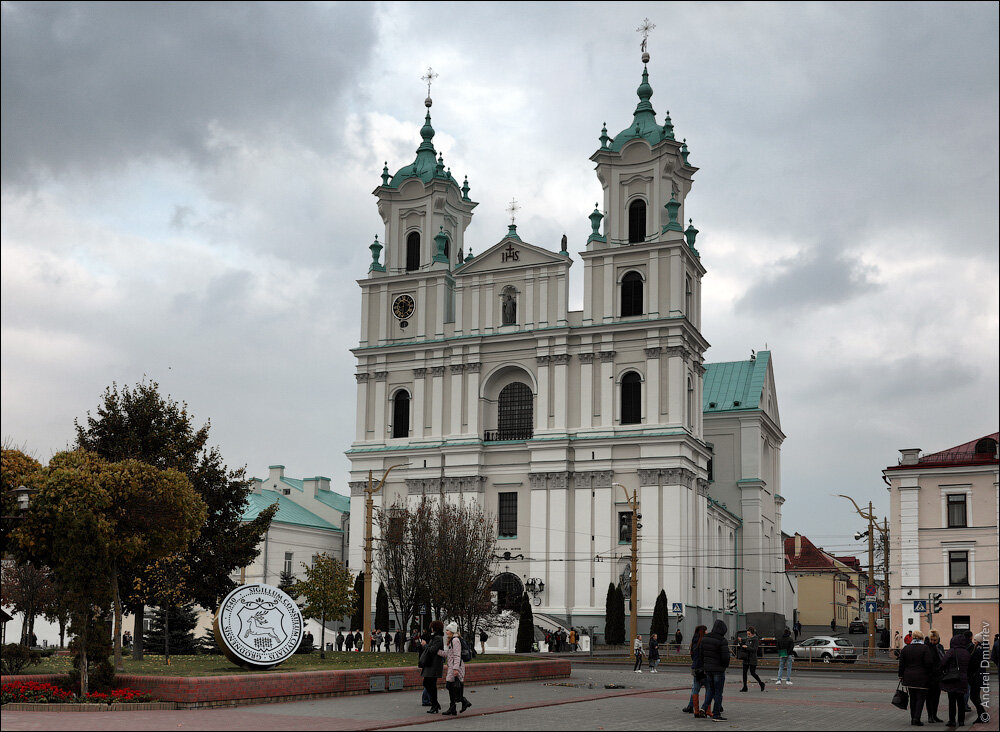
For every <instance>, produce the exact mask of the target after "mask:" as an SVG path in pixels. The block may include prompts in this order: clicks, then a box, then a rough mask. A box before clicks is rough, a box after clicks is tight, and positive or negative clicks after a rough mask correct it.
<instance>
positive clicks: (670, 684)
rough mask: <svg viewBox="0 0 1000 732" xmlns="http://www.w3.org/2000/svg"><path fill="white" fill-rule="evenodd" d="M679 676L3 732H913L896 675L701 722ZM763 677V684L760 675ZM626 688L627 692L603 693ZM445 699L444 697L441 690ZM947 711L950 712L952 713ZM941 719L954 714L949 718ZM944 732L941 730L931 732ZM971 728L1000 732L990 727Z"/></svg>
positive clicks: (856, 678)
mask: <svg viewBox="0 0 1000 732" xmlns="http://www.w3.org/2000/svg"><path fill="white" fill-rule="evenodd" d="M689 678H690V677H689V676H688V674H687V672H686V671H685V670H682V669H665V670H663V671H662V672H661V673H659V674H650V673H649V672H648V671H646V672H644V673H642V674H641V675H640V674H634V673H632V671H631V670H629V669H624V668H621V667H616V668H611V667H601V666H591V665H587V666H584V665H578V666H576V667H574V670H573V675H572V677H571V678H569V679H566V680H562V681H548V682H545V681H533V682H525V683H516V684H505V685H500V686H475V687H471V686H470V687H468V688H467V692H468V693H467V696H468V697H469V699H470V700H471V701H472V703H473V707H472V708H471V709H470V710H469V711H468V712H466V714H465V715H462V716H460V717H457V718H449V717H445V718H442V717H440V716H438V715H433V716H432V715H428V714H426V713H424V710H423V709H422V708H421V707H420V701H419V700H420V694H419V692H417V691H406V692H396V693H387V694H380V695H363V696H351V697H337V698H330V699H316V700H310V701H302V702H288V703H283V704H261V705H255V706H243V707H238V708H223V709H206V710H181V711H174V712H103V713H85V714H70V713H53V712H4V714H3V729H4V730H43V729H45V730H49V729H52V730H70V729H80V730H184V729H187V730H236V729H239V730H268V729H274V730H286V729H287V730H291V729H295V730H362V729H419V730H427V731H428V732H429V731H430V730H435V729H445V728H447V729H452V730H493V729H496V730H539V729H542V730H590V729H592V730H654V729H681V730H683V729H705V728H706V727H710V728H719V729H736V730H775V729H777V730H797V729H817V730H823V729H840V730H846V729H854V730H862V729H863V730H903V729H910V724H909V715H908V713H907V712H904V711H900V710H898V709H896V708H895V707H893V706H891V705H890V704H889V699H890V698H891V696H892V692H893V690H894V689H895V687H896V679H895V677H894V675H893V674H883V673H865V672H852V671H843V672H840V671H830V672H819V671H803V672H801V673H798V674H797V675H796V677H795V678H794V679H793V681H794V682H795V683H794V685H793V686H792V687H787V686H781V687H775V686H773V685H771V684H768V687H767V691H766V692H764V693H761V692H760V691H757V690H754V691H751V692H749V693H747V694H741V693H739V688H740V680H739V678H738V674H737V673H736V672H735V671H734V672H733V673H730V674H729V677H728V679H727V685H726V693H725V696H724V706H725V710H726V712H725V716H726V717H728V721H727V722H719V723H713V722H709V721H707V720H698V719H694V718H693V717H691V715H688V714H682V713H681V711H680V709H681V707H682V706H683V705H684V704H685V702H686V699H687V694H688V690H689ZM762 678H766V677H762ZM607 686H620V687H624V688H606V687H607ZM441 698H442V699H446V698H447V697H446V695H445V692H444V690H443V689H442V690H441ZM946 711H947V705H946V706H945V712H946ZM939 714H941V716H945V717H946V716H947V714H946V713H945V714H942V713H941V712H939ZM927 726H929V727H931V728H932V729H938V730H943V727H942V725H927ZM971 729H973V730H977V731H978V730H988V729H993V730H995V729H997V723H996V721H995V717H994V720H991V722H990V723H989V724H986V725H981V724H980V725H975V726H973V727H971Z"/></svg>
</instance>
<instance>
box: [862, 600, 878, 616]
mask: <svg viewBox="0 0 1000 732" xmlns="http://www.w3.org/2000/svg"><path fill="white" fill-rule="evenodd" d="M865 612H866V613H874V612H878V603H876V602H875V601H874V600H870V601H868V602H866V603H865Z"/></svg>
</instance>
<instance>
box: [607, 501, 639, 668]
mask: <svg viewBox="0 0 1000 732" xmlns="http://www.w3.org/2000/svg"><path fill="white" fill-rule="evenodd" d="M611 486H612V487H615V486H617V487H618V488H621V489H622V490H623V491H624V492H625V500H626V501H627V502H628V505H629V508H631V509H632V573H631V574H632V576H631V583H630V584H631V588H630V597H629V599H630V604H631V611H630V613H629V638H628V657H629V658H631V659H633V660H634V659H635V637H636V635H638V632H639V529H640V528H642V524H640V523H639V519H640V518H641V516H640V515H639V491H637V490H635V489H633V490H632V495H631V497H630V496H629V494H628V489H627V488H626V487H625V486H623V485H622V484H621V483H612V484H611Z"/></svg>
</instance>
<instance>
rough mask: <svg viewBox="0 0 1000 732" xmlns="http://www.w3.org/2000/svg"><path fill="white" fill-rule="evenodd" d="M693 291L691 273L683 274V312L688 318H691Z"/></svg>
mask: <svg viewBox="0 0 1000 732" xmlns="http://www.w3.org/2000/svg"><path fill="white" fill-rule="evenodd" d="M693 295H694V293H693V291H692V289H691V275H685V277H684V313H685V314H686V315H687V316H688V320H690V319H691V314H692V311H691V301H692V298H693Z"/></svg>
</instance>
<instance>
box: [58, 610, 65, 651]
mask: <svg viewBox="0 0 1000 732" xmlns="http://www.w3.org/2000/svg"><path fill="white" fill-rule="evenodd" d="M65 647H66V618H59V648H60V649H63V648H65Z"/></svg>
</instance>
